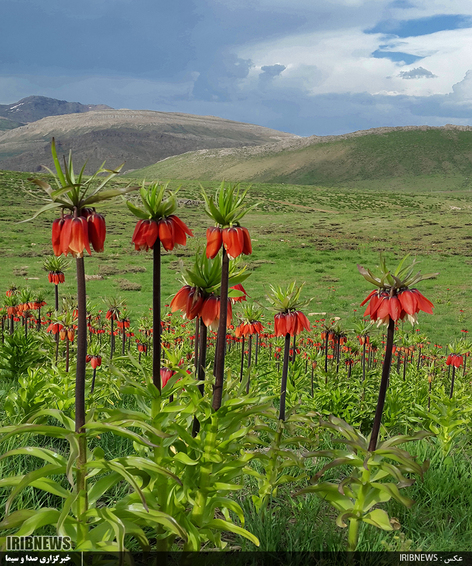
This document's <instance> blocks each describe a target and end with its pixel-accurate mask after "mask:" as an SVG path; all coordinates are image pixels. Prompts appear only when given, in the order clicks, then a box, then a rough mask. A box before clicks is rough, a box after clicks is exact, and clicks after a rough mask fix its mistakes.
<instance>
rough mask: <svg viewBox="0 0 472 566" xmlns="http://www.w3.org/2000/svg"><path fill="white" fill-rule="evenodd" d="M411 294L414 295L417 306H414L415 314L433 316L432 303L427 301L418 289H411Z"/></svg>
mask: <svg viewBox="0 0 472 566" xmlns="http://www.w3.org/2000/svg"><path fill="white" fill-rule="evenodd" d="M411 292H412V293H414V294H415V296H416V300H417V304H416V308H417V310H416V312H419V311H424V312H427V313H428V314H433V307H434V305H433V303H432V302H431V301H429V300H428V299H427V298H426V297H425V296H424V295H422V294H421V293H420V292H419V291H418V289H411Z"/></svg>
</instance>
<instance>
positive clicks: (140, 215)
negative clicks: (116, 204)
mask: <svg viewBox="0 0 472 566" xmlns="http://www.w3.org/2000/svg"><path fill="white" fill-rule="evenodd" d="M126 206H127V207H128V208H129V209H130V211H131V212H132V213H133V214H134V215H135V216H137V217H138V218H141V220H149V219H150V217H151V216H150V214H149V213H147V212H145V211H144V210H141V209H140V208H138V207H137V206H135V205H134V204H132V203H131V202H130V201H129V200H127V201H126Z"/></svg>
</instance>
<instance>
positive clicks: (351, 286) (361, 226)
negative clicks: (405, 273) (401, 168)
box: [0, 171, 472, 344]
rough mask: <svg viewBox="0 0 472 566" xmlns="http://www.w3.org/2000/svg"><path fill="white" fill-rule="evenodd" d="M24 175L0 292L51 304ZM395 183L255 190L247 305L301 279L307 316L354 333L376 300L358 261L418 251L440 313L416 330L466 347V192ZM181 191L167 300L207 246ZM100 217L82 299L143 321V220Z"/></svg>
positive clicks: (1, 175) (107, 210) (186, 191)
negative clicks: (179, 236) (366, 302)
mask: <svg viewBox="0 0 472 566" xmlns="http://www.w3.org/2000/svg"><path fill="white" fill-rule="evenodd" d="M29 176H30V175H29V174H27V173H16V172H10V171H3V172H0V195H1V199H2V207H1V210H0V221H1V226H2V230H1V233H0V250H1V255H2V270H1V271H0V288H3V289H5V290H6V289H7V288H8V286H9V285H10V284H12V283H14V284H16V285H21V286H25V285H27V286H29V287H30V288H31V289H33V290H41V291H43V292H44V293H45V294H46V301H47V303H48V305H52V304H53V285H51V284H50V283H48V281H47V273H46V272H45V271H44V270H43V269H42V263H43V260H44V257H45V256H47V255H50V254H51V253H52V248H51V243H50V233H51V221H52V219H53V218H54V215H53V213H46V214H43V215H41V216H39V217H38V218H36V219H34V220H32V221H31V222H25V223H20V222H21V221H23V220H26V219H27V218H30V217H31V216H32V215H33V214H34V212H35V210H37V208H39V206H41V201H40V200H36V199H35V197H36V195H37V196H39V193H37V192H36V190H35V189H34V188H32V185H31V184H30V183H29V182H28V180H27V179H28V177H29ZM149 180H150V179H149ZM449 181H450V180H449ZM131 182H132V183H134V182H135V180H134V179H133V180H132V181H131ZM118 183H120V184H127V183H128V181H126V180H124V179H120V180H119V181H118ZM398 185H399V186H397V187H396V188H394V187H388V188H383V182H381V181H375V180H372V179H371V180H369V181H368V182H367V181H365V182H364V183H361V182H359V184H358V186H355V187H352V186H351V187H343V186H336V187H333V186H331V187H322V186H310V185H286V184H275V183H274V184H254V185H252V187H251V189H250V191H249V193H248V199H249V203H250V204H256V203H257V204H258V206H257V207H256V208H255V210H253V211H252V212H251V213H250V214H248V215H247V217H246V218H245V221H244V224H245V225H246V226H247V227H248V228H249V230H250V233H251V236H252V238H253V254H252V255H251V256H249V257H244V259H243V261H242V262H241V263H242V264H245V265H247V269H248V270H249V271H251V273H252V275H251V277H250V278H249V279H248V280H247V282H246V284H245V288H246V290H247V292H248V293H249V295H250V296H251V298H252V299H254V300H256V301H259V302H260V303H261V304H262V305H264V306H266V305H267V302H266V301H265V295H266V293H267V291H268V286H269V285H270V284H274V283H276V284H284V283H288V282H290V281H292V280H293V279H296V281H297V283H298V284H300V283H302V282H304V283H305V287H304V291H303V296H304V298H306V299H308V298H312V301H311V303H310V306H309V307H308V308H307V309H306V311H307V313H326V316H325V318H326V319H328V318H329V317H335V316H336V317H340V318H341V324H342V325H343V326H344V327H345V328H351V327H352V325H353V323H354V321H355V320H358V319H359V318H360V317H361V314H362V312H363V309H362V308H361V307H359V303H360V302H361V301H362V300H363V299H364V297H365V296H366V295H367V293H368V292H369V291H370V289H369V287H368V285H367V284H366V282H365V281H364V279H363V278H362V277H361V276H360V275H359V274H358V272H357V268H356V264H358V263H359V264H361V265H364V266H368V267H370V268H371V269H372V268H375V266H376V265H377V264H378V261H379V253H380V252H384V253H385V254H386V257H387V259H388V260H389V261H390V263H391V265H394V264H395V262H396V260H397V259H398V258H400V257H402V256H403V255H404V254H406V253H411V254H412V256H414V257H416V258H417V260H418V269H419V270H421V272H422V273H433V272H439V275H438V277H437V278H436V279H433V280H430V281H425V282H422V283H421V285H420V290H422V291H423V292H424V294H425V295H426V296H427V297H428V298H429V299H430V300H431V301H432V302H433V303H434V305H435V314H434V316H426V315H423V314H421V315H420V319H419V320H420V329H421V332H424V333H425V334H426V335H427V336H428V338H429V339H430V340H431V341H432V342H433V343H441V344H447V343H448V342H451V341H453V340H455V339H457V338H459V337H460V336H461V330H464V329H468V321H469V320H470V317H471V316H472V305H471V291H470V285H469V273H470V268H471V266H472V265H471V264H472V252H471V250H470V243H471V241H472V231H471V230H470V226H472V217H471V209H472V192H471V189H470V188H468V185H466V186H465V185H464V183H462V184H460V183H459V184H456V183H455V182H452V183H451V182H448V180H447V179H446V178H444V177H439V176H438V177H434V176H433V177H431V176H425V177H415V178H414V179H413V178H410V179H408V178H406V179H405V180H404V183H402V184H400V182H399V181H398ZM179 186H180V190H179V193H178V197H179V198H180V199H181V201H182V206H181V208H180V209H179V216H181V218H182V219H183V220H184V221H185V222H186V223H187V224H188V225H189V227H190V228H191V229H192V230H193V231H194V234H195V237H194V238H190V239H189V242H188V245H187V247H186V248H185V249H180V250H174V252H163V267H164V268H163V285H164V286H163V297H164V298H168V300H169V301H170V299H171V297H172V296H173V295H174V294H175V292H176V291H177V290H178V289H179V288H180V286H181V284H180V280H179V278H180V276H181V269H182V267H183V266H186V267H190V264H191V261H192V259H191V258H192V256H193V254H194V252H195V251H196V249H198V248H199V247H200V248H201V247H203V246H204V243H205V230H206V228H207V226H208V225H209V220H208V219H207V217H206V215H205V213H204V211H203V204H202V202H201V200H202V199H201V194H200V183H199V182H197V181H181V182H179V181H171V182H170V187H171V188H174V189H177V187H179ZM203 186H204V187H205V188H206V189H207V191H208V192H209V193H210V194H211V193H212V192H213V191H214V189H215V188H216V187H217V186H218V183H216V182H203ZM242 186H243V187H244V186H247V185H244V184H243V185H242ZM28 191H29V192H28ZM98 210H99V211H101V212H103V213H104V214H105V215H106V221H107V240H106V243H105V252H104V253H102V254H93V255H92V256H91V257H87V259H86V274H87V276H88V277H89V278H90V280H89V281H88V284H87V285H88V287H87V291H88V293H89V295H90V296H91V297H92V298H93V301H94V303H95V304H96V305H97V306H98V307H99V308H101V304H100V300H98V302H97V299H96V298H97V297H102V298H111V297H116V296H119V297H121V298H122V299H124V300H125V302H126V304H127V305H128V310H129V313H130V316H131V318H132V319H134V320H136V319H137V318H139V317H141V316H142V315H144V314H146V312H147V311H148V309H149V305H150V304H151V265H152V262H151V254H149V253H148V254H146V253H145V252H135V251H134V246H133V245H132V244H131V237H132V233H133V229H134V225H135V220H136V219H135V217H133V216H132V214H131V213H130V212H129V210H128V208H127V207H126V205H125V204H124V202H123V201H121V200H120V199H116V200H115V201H113V202H112V203H107V204H106V205H105V206H102V207H98ZM74 272H75V269H71V270H70V271H69V272H66V283H65V284H63V285H61V286H60V290H61V292H62V293H66V294H67V293H68V294H75V293H76V289H75V280H74V275H73V274H74ZM166 302H168V301H166ZM104 306H105V305H104V303H103V307H104ZM309 318H310V319H313V318H320V317H319V316H318V315H313V316H310V317H309ZM408 326H409V324H408Z"/></svg>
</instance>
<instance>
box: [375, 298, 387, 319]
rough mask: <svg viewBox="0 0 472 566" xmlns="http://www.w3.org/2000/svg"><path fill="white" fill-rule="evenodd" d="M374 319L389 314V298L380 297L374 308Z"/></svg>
mask: <svg viewBox="0 0 472 566" xmlns="http://www.w3.org/2000/svg"><path fill="white" fill-rule="evenodd" d="M375 315H376V319H379V318H381V319H383V318H385V317H386V316H389V315H390V308H389V299H388V297H381V303H380V305H379V307H378V308H377V310H376V313H375ZM371 318H372V314H371Z"/></svg>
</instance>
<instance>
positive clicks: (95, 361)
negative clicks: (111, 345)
mask: <svg viewBox="0 0 472 566" xmlns="http://www.w3.org/2000/svg"><path fill="white" fill-rule="evenodd" d="M85 361H86V362H87V363H90V365H91V366H92V369H95V368H99V367H100V366H101V365H102V356H91V355H90V354H87V357H86V358H85Z"/></svg>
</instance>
